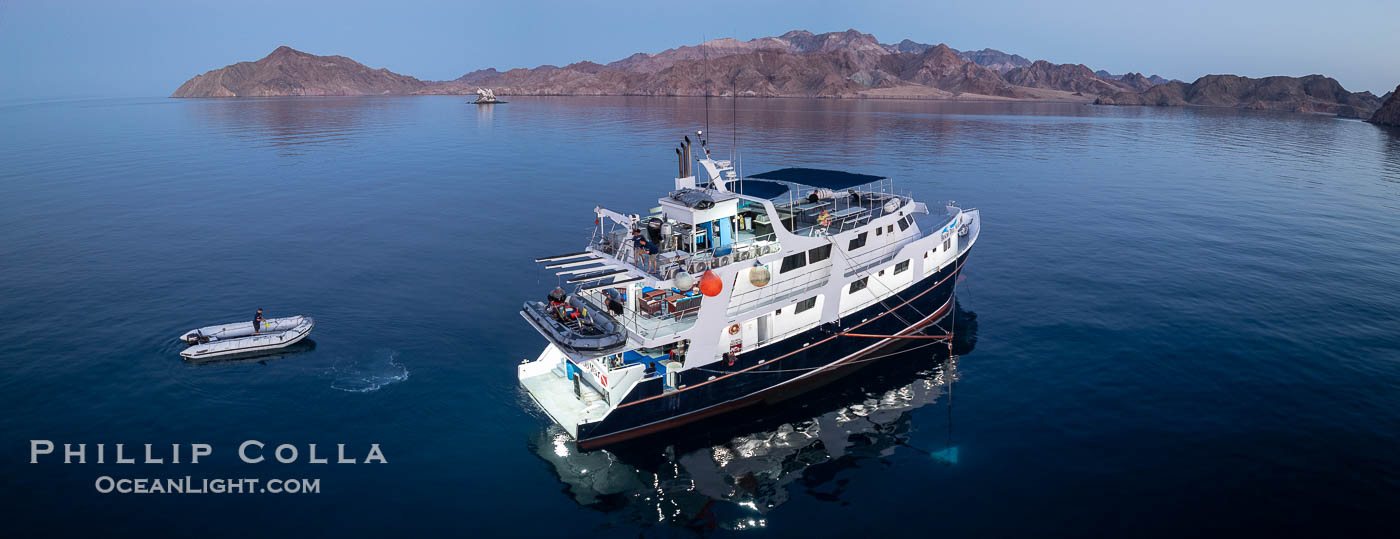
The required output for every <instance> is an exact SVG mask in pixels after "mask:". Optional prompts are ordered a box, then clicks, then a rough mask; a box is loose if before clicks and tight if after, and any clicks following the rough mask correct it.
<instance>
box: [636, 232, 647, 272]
mask: <svg viewBox="0 0 1400 539" xmlns="http://www.w3.org/2000/svg"><path fill="white" fill-rule="evenodd" d="M650 252H651V249H650V248H649V247H648V246H647V239H646V238H644V237H642V231H641V230H633V231H632V257H633V263H634V264H636V266H637V267H638V268H641V269H643V270H645V269H647V261H648V260H650V259H651V256H650V255H649V253H650Z"/></svg>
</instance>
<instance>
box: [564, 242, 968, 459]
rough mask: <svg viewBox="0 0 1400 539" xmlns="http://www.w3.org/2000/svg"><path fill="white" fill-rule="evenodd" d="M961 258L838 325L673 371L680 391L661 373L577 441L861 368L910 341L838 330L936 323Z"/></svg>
mask: <svg viewBox="0 0 1400 539" xmlns="http://www.w3.org/2000/svg"><path fill="white" fill-rule="evenodd" d="M966 259H967V253H963V254H962V256H961V257H959V258H958V260H957V263H955V264H952V265H950V266H948V267H946V268H944V269H943V270H941V271H938V272H935V273H933V274H930V275H929V276H928V277H925V278H924V279H923V280H921V281H919V282H917V283H914V285H913V286H911V287H909V288H907V289H905V291H903V292H901V293H900V294H898V296H896V297H891V298H888V299H886V300H885V301H884V302H883V304H881V303H877V304H875V305H872V306H870V307H867V308H865V309H864V310H861V311H857V312H856V313H853V314H850V315H846V316H844V317H843V318H842V319H841V326H840V327H836V326H835V325H828V326H823V327H817V328H814V329H811V330H809V331H806V332H804V333H801V334H797V335H793V336H791V337H788V338H786V339H783V340H782V341H779V342H777V343H774V344H770V345H768V346H765V347H763V348H759V349H757V350H754V351H752V352H748V353H743V354H740V355H739V356H738V359H737V360H736V361H735V363H734V365H726V364H725V363H724V362H717V363H713V364H711V365H706V366H705V367H703V368H693V369H689V370H684V371H679V372H678V373H677V374H678V375H679V377H680V379H679V380H678V381H677V382H676V385H677V387H680V388H681V389H678V390H676V391H672V392H669V393H666V392H664V387H663V385H662V384H663V381H662V380H661V379H660V378H654V379H651V380H645V381H643V382H640V383H638V384H637V387H635V388H634V389H633V390H632V392H631V393H629V394H628V395H627V397H626V398H625V399H624V400H623V402H621V403H620V404H619V405H618V406H617V408H616V409H614V410H613V411H612V412H611V413H609V414H608V416H607V417H606V418H604V419H603V420H602V421H599V422H597V423H590V424H585V425H581V426H580V427H579V432H578V443H579V446H580V447H583V448H585V449H588V448H595V447H600V446H603V445H607V444H611V443H616V442H621V441H623V440H628V439H632V438H636V437H639V436H645V435H647V434H651V433H654V432H658V431H662V430H665V429H669V428H673V427H677V426H680V425H684V424H687V423H691V422H694V421H699V420H701V419H704V418H707V417H711V416H714V415H717V414H720V413H724V412H727V411H730V410H734V409H736V408H741V407H744V406H748V405H751V404H756V403H758V402H763V401H775V400H781V399H783V398H786V397H790V396H792V395H795V394H798V393H801V392H802V391H806V390H809V389H812V388H813V387H815V386H817V385H820V384H822V383H825V382H829V381H831V380H834V379H835V378H837V377H839V376H841V375H844V374H847V373H849V372H851V371H853V370H854V367H855V366H857V365H859V363H855V361H856V360H859V359H861V358H862V357H868V356H869V355H871V354H872V353H874V352H876V351H878V350H881V349H889V348H895V347H899V346H902V345H905V344H909V341H908V340H905V339H888V338H886V339H880V338H870V337H852V336H845V335H841V333H859V334H865V335H899V334H910V333H914V332H916V331H918V330H919V329H920V328H923V327H925V326H928V325H929V324H932V323H934V322H937V321H938V320H939V319H941V318H942V317H943V316H944V315H946V314H947V313H949V312H951V310H952V304H953V302H952V297H953V289H954V287H955V286H956V284H957V275H958V272H959V271H961V269H962V265H963V262H964V261H966ZM862 320H864V322H862ZM711 378H713V379H711Z"/></svg>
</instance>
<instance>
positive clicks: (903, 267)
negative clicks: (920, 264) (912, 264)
mask: <svg viewBox="0 0 1400 539" xmlns="http://www.w3.org/2000/svg"><path fill="white" fill-rule="evenodd" d="M906 271H909V261H908V260H905V261H903V262H900V263H898V264H895V265H894V274H895V275H899V274H901V273H904V272H906Z"/></svg>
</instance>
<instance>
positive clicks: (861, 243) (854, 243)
mask: <svg viewBox="0 0 1400 539" xmlns="http://www.w3.org/2000/svg"><path fill="white" fill-rule="evenodd" d="M866 234H869V232H861V233H860V235H859V236H856V237H854V238H851V243H850V245H847V246H846V250H847V251H854V250H856V249H859V248H861V247H865V235H866Z"/></svg>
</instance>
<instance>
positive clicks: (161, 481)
mask: <svg viewBox="0 0 1400 539" xmlns="http://www.w3.org/2000/svg"><path fill="white" fill-rule="evenodd" d="M97 491H98V492H101V493H103V494H112V493H117V494H319V493H320V492H321V480H320V479H305V478H302V479H268V480H267V481H263V480H262V479H258V478H253V477H244V478H238V479H223V478H218V479H195V478H193V477H190V476H188V475H187V476H185V477H177V478H150V477H138V478H129V477H122V478H114V477H112V476H110V475H104V476H102V477H98V478H97Z"/></svg>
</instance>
